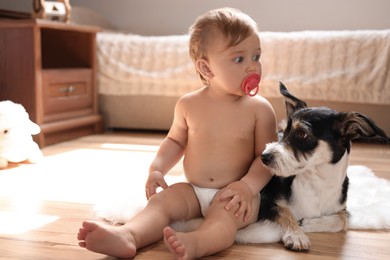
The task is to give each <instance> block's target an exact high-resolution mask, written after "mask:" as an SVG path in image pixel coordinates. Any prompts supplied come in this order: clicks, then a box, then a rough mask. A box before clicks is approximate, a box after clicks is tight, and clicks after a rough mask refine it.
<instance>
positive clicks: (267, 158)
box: [261, 153, 275, 166]
mask: <svg viewBox="0 0 390 260" xmlns="http://www.w3.org/2000/svg"><path fill="white" fill-rule="evenodd" d="M274 158H275V156H274V155H273V154H272V153H263V154H262V155H261V161H262V162H263V164H264V165H265V166H268V165H270V164H272V162H273V161H274Z"/></svg>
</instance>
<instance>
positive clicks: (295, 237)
mask: <svg viewBox="0 0 390 260" xmlns="http://www.w3.org/2000/svg"><path fill="white" fill-rule="evenodd" d="M282 241H283V244H284V247H286V248H287V249H290V250H293V251H307V250H309V249H310V240H309V238H308V237H307V236H306V234H305V233H303V232H299V233H288V234H286V235H284V236H283V238H282Z"/></svg>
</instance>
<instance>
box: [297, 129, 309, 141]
mask: <svg viewBox="0 0 390 260" xmlns="http://www.w3.org/2000/svg"><path fill="white" fill-rule="evenodd" d="M296 136H297V137H298V138H299V139H301V140H304V139H306V137H307V134H306V133H305V132H304V131H298V132H297V133H296Z"/></svg>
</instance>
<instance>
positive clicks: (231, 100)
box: [78, 8, 277, 259]
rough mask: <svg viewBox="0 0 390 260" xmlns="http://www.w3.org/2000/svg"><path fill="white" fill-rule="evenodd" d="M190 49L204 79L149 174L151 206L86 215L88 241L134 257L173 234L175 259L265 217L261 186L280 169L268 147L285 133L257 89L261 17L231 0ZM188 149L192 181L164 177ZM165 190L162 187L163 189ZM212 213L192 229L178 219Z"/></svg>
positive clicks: (179, 110) (206, 22)
mask: <svg viewBox="0 0 390 260" xmlns="http://www.w3.org/2000/svg"><path fill="white" fill-rule="evenodd" d="M189 52H190V56H191V58H192V60H193V61H194V64H195V67H196V70H197V73H198V75H199V76H200V78H201V80H202V82H203V83H204V85H205V86H204V87H203V88H201V89H199V90H197V91H194V92H192V93H189V94H186V95H184V96H183V97H181V98H180V99H179V100H178V102H177V104H176V107H175V112H174V120H173V123H172V126H171V129H170V131H169V133H168V135H167V137H166V138H165V139H164V141H163V142H162V143H161V146H160V148H159V150H158V152H157V155H156V157H155V159H154V160H153V162H152V164H151V166H150V171H149V177H148V180H147V182H146V195H147V198H148V204H147V206H146V207H145V208H144V209H143V210H142V211H141V212H139V213H138V214H137V215H136V216H134V217H133V218H132V219H131V220H129V221H128V222H126V223H125V224H124V225H121V226H111V225H107V224H103V223H99V222H91V221H84V222H83V224H82V228H80V231H79V234H78V240H80V242H79V245H80V246H81V247H85V248H87V249H88V250H91V251H94V252H99V253H104V254H107V255H111V256H116V257H121V258H131V257H134V256H135V255H136V252H137V249H138V248H142V247H144V246H146V245H149V244H151V243H154V242H156V241H159V240H160V239H161V238H164V242H165V244H166V245H167V247H168V249H169V250H170V251H171V252H172V254H173V255H174V257H175V258H176V259H194V258H199V257H202V256H206V255H210V254H214V253H217V252H220V251H222V250H224V249H226V248H228V247H230V246H231V245H232V244H233V243H234V240H235V235H236V232H237V230H238V229H240V228H243V227H245V226H247V225H249V224H251V223H254V222H256V221H257V216H258V211H259V206H260V202H259V201H260V198H259V192H260V190H261V189H262V188H263V187H264V186H265V185H266V184H267V182H268V181H269V180H270V178H271V175H270V173H269V172H268V170H266V169H265V168H264V166H263V165H262V163H261V159H260V158H259V155H260V154H261V152H262V151H263V150H264V148H265V145H266V143H269V142H273V141H276V139H277V137H276V119H275V113H274V110H273V108H272V107H271V105H270V104H269V102H267V101H266V100H265V99H264V98H263V97H261V96H259V95H256V93H257V90H258V84H259V80H260V76H261V62H260V55H261V48H260V39H259V36H258V34H257V27H256V23H255V22H254V21H253V20H252V19H251V18H250V17H249V16H247V15H246V14H244V13H242V12H240V11H238V10H236V9H231V8H222V9H216V10H211V11H209V12H207V13H206V14H204V15H203V16H200V17H199V18H198V19H197V20H196V22H195V24H194V25H193V26H192V27H191V29H190V42H189ZM183 156H184V161H183V167H184V173H185V176H186V178H187V180H188V182H189V183H177V184H174V185H171V186H169V187H168V185H167V184H166V182H165V181H164V175H165V174H167V172H168V171H169V170H170V169H171V168H172V167H173V166H174V165H175V164H176V163H177V162H178V161H179V160H180V159H181V158H182V157H183ZM158 187H162V188H163V190H162V191H161V192H159V193H156V189H157V188H158ZM201 216H203V217H204V222H203V223H202V225H201V226H200V227H199V228H198V229H197V230H194V231H192V232H187V233H180V232H175V231H174V230H173V229H172V228H171V227H170V226H169V225H170V223H172V222H174V221H179V220H190V219H194V218H198V217H201Z"/></svg>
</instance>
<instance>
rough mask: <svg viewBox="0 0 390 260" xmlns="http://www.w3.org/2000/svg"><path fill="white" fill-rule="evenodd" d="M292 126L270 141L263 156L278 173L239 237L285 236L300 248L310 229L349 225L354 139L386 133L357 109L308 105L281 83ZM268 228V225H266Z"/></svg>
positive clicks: (287, 242) (307, 243)
mask: <svg viewBox="0 0 390 260" xmlns="http://www.w3.org/2000/svg"><path fill="white" fill-rule="evenodd" d="M280 92H281V94H282V95H283V96H284V98H285V102H286V111H287V125H286V127H285V129H284V130H283V137H282V138H281V139H280V141H278V142H275V143H270V144H267V146H266V149H265V150H264V152H263V154H262V156H261V158H262V161H263V164H264V165H265V166H266V167H267V168H268V169H269V170H270V171H271V172H272V174H273V177H272V179H271V181H270V182H269V183H268V184H267V185H266V187H265V188H264V189H263V190H262V191H261V205H260V212H259V222H257V223H255V224H252V225H250V226H248V227H246V228H245V229H243V230H240V231H239V232H238V234H237V241H238V242H241V243H248V242H251V243H264V242H276V241H280V240H281V241H282V242H283V244H284V246H285V247H286V248H288V249H291V250H295V251H305V250H309V248H310V241H309V238H308V237H307V236H306V234H305V233H307V232H339V231H342V230H345V229H346V228H347V227H348V211H347V208H346V200H347V191H348V177H347V167H348V157H349V153H350V150H351V140H353V139H357V138H359V139H372V138H378V139H381V140H384V141H386V142H388V137H387V136H386V134H385V132H384V131H383V130H382V129H380V128H379V127H378V126H377V125H376V124H375V123H374V122H373V121H372V120H370V119H369V118H367V117H366V116H364V115H362V114H360V113H356V112H345V113H344V112H337V111H335V110H332V109H329V108H326V107H317V108H314V107H313V108H308V107H307V105H306V103H305V102H304V101H302V100H299V99H298V98H296V97H294V96H293V95H291V94H290V93H289V92H288V90H287V88H286V87H285V86H284V85H283V84H282V83H280ZM267 227H268V229H267Z"/></svg>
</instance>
